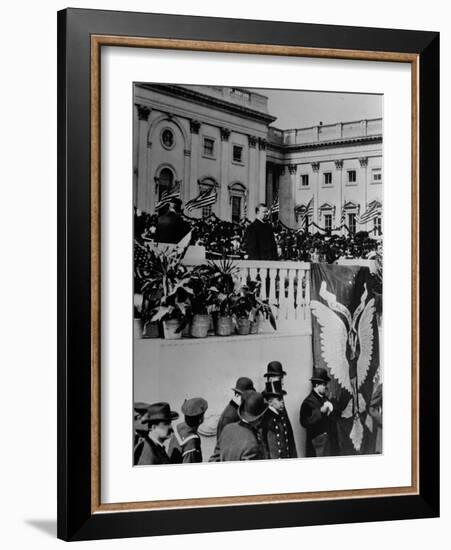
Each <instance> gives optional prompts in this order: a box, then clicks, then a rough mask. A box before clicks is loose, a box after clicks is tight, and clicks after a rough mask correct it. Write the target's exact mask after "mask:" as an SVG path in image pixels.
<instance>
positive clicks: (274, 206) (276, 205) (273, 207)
mask: <svg viewBox="0 0 451 550" xmlns="http://www.w3.org/2000/svg"><path fill="white" fill-rule="evenodd" d="M270 210H271V214H278V213H279V197H276V198H275V199H274V200H273V202H272V205H271V208H270Z"/></svg>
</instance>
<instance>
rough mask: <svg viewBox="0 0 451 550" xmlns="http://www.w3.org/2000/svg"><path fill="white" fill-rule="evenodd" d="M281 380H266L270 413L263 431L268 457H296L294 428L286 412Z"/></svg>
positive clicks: (265, 396) (264, 393)
mask: <svg viewBox="0 0 451 550" xmlns="http://www.w3.org/2000/svg"><path fill="white" fill-rule="evenodd" d="M286 393H287V392H286V391H284V390H283V389H282V384H281V382H280V381H277V382H266V385H265V390H264V391H263V397H264V398H265V399H266V402H267V403H268V413H267V414H266V415H265V418H264V419H263V422H262V426H261V431H262V437H263V441H264V443H265V445H266V449H267V452H268V458H296V457H297V452H296V445H295V442H294V436H293V430H292V429H291V424H290V422H289V420H288V416H287V415H286V412H285V403H284V401H283V396H284V395H286Z"/></svg>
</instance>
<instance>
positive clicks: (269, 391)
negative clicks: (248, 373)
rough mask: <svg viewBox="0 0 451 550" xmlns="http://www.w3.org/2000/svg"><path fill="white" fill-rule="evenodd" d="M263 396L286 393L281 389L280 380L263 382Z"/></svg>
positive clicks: (277, 395)
mask: <svg viewBox="0 0 451 550" xmlns="http://www.w3.org/2000/svg"><path fill="white" fill-rule="evenodd" d="M262 395H263V397H264V398H267V397H283V396H284V395H287V392H286V391H285V390H283V389H282V382H280V380H273V381H272V382H266V383H265V389H264V390H263V391H262Z"/></svg>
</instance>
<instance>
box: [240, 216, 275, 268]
mask: <svg viewBox="0 0 451 550" xmlns="http://www.w3.org/2000/svg"><path fill="white" fill-rule="evenodd" d="M244 245H245V249H246V253H247V256H248V259H249V260H277V245H276V239H275V238H274V231H273V228H272V225H271V224H269V223H265V222H261V221H260V220H254V221H253V222H252V223H251V224H250V225H249V226H248V228H247V229H246V234H245V240H244Z"/></svg>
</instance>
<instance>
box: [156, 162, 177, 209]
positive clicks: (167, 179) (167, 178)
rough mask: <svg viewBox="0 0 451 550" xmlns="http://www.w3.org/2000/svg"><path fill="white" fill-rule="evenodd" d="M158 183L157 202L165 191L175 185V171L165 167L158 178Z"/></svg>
mask: <svg viewBox="0 0 451 550" xmlns="http://www.w3.org/2000/svg"><path fill="white" fill-rule="evenodd" d="M156 183H157V202H158V201H160V200H161V198H162V194H163V193H164V192H165V191H169V190H171V189H172V187H173V185H174V173H173V172H172V170H170V169H169V168H163V169H162V170H161V172H160V174H159V176H158V177H157V178H156Z"/></svg>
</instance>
